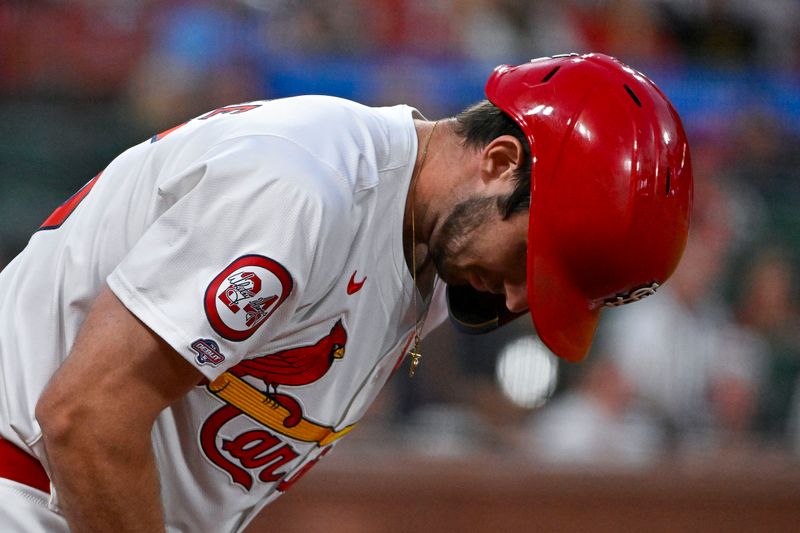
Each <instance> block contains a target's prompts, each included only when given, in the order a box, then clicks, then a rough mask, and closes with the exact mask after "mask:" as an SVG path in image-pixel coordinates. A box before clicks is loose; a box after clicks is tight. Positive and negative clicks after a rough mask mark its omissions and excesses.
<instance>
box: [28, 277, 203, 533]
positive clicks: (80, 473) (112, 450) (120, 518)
mask: <svg viewBox="0 0 800 533" xmlns="http://www.w3.org/2000/svg"><path fill="white" fill-rule="evenodd" d="M201 378H202V375H201V374H200V372H199V371H197V370H196V369H195V368H194V367H192V366H191V365H190V364H189V363H188V362H187V361H185V360H184V359H183V358H182V357H181V356H180V355H178V354H177V353H176V352H174V351H173V350H172V348H171V347H170V346H169V345H167V344H166V343H165V342H164V341H163V340H161V339H160V338H159V337H158V336H157V335H155V334H154V333H153V332H152V331H150V330H149V329H148V328H147V327H146V326H145V325H144V324H142V323H141V322H140V321H139V320H138V319H137V318H136V317H135V316H133V315H132V314H131V313H130V312H129V311H128V310H127V309H126V308H125V307H124V306H123V305H122V303H120V301H119V300H118V299H117V298H116V296H114V294H113V293H112V292H111V291H110V290H109V289H108V288H104V289H103V290H102V291H101V293H100V295H99V296H98V297H97V299H96V300H95V302H94V304H93V306H92V309H91V311H90V312H89V314H88V316H87V318H86V321H85V322H84V324H83V326H82V328H81V331H80V333H79V335H78V338H77V340H76V342H75V345H74V347H73V349H72V351H71V353H70V356H69V357H68V358H67V360H66V361H65V362H64V364H63V365H62V367H61V368H60V369H59V371H58V372H56V374H55V375H54V376H53V378H52V380H51V381H50V383H49V384H48V385H47V387H46V389H45V391H44V393H43V394H42V396H41V398H40V399H39V403H38V404H37V406H36V417H37V419H38V420H39V423H40V425H41V427H42V432H43V436H44V445H45V449H46V451H47V456H48V461H49V464H50V466H51V474H52V477H53V479H52V481H53V483H54V484H55V486H56V488H57V490H58V494H59V497H60V500H61V503H62V506H63V509H64V512H65V514H66V517H67V522H68V523H69V525H70V527H71V529H72V531H74V532H76V533H77V532H88V531H103V532H105V531H117V532H128V531H142V532H144V531H161V532H163V531H164V519H163V512H162V507H161V498H160V491H159V481H158V472H157V470H156V464H155V459H154V454H153V448H152V443H151V438H150V434H151V430H152V427H153V423H154V421H155V419H156V417H157V416H158V414H159V413H160V412H161V411H162V410H163V409H164V408H166V407H167V406H168V405H170V404H171V403H173V402H174V401H175V400H177V399H178V398H180V397H182V396H183V395H185V394H186V393H187V392H188V391H189V390H191V388H192V387H193V386H194V385H196V384H197V383H198V382H199V381H200V379H201Z"/></svg>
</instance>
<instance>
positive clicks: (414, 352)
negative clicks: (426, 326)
mask: <svg viewBox="0 0 800 533" xmlns="http://www.w3.org/2000/svg"><path fill="white" fill-rule="evenodd" d="M419 342H420V338H419V335H415V336H414V348H412V349H411V351H410V352H408V355H410V356H411V364H410V365H409V366H408V377H409V378H413V377H414V373H415V372H416V371H417V367H418V366H419V360H420V359H421V358H422V353H420V351H419Z"/></svg>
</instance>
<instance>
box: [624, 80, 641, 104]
mask: <svg viewBox="0 0 800 533" xmlns="http://www.w3.org/2000/svg"><path fill="white" fill-rule="evenodd" d="M623 87H625V90H626V91H627V92H628V96H630V97H631V99H633V101H634V102H636V105H638V106H639V107H642V102H641V101H640V100H639V97H638V96H636V93H635V92H633V89H631V88H630V87H628V86H627V85H623Z"/></svg>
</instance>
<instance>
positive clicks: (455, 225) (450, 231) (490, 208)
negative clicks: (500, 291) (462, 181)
mask: <svg viewBox="0 0 800 533" xmlns="http://www.w3.org/2000/svg"><path fill="white" fill-rule="evenodd" d="M497 202H498V198H497V197H491V196H490V197H475V198H470V199H468V200H464V201H462V202H460V203H458V204H456V206H455V207H454V208H453V210H452V211H451V212H450V214H449V215H447V219H445V221H444V223H443V224H442V229H441V230H440V231H439V236H438V238H437V239H436V241H435V242H431V243H430V247H429V249H430V254H431V260H432V261H433V264H434V266H435V267H436V272H437V273H438V274H439V277H440V278H442V280H443V281H444V282H445V283H447V284H448V285H464V284H466V283H467V280H465V279H462V278H458V277H457V276H456V275H455V270H456V268H455V266H454V262H455V259H456V257H457V256H458V255H459V254H460V253H461V252H462V251H463V250H464V248H466V247H467V246H468V245H469V242H470V239H471V237H472V235H473V234H474V233H475V231H476V230H477V229H478V228H479V227H481V226H482V225H483V224H484V223H486V222H487V221H488V220H489V219H490V218H491V217H492V216H493V214H496V213H497V205H498V203H497Z"/></svg>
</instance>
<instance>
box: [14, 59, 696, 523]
mask: <svg viewBox="0 0 800 533" xmlns="http://www.w3.org/2000/svg"><path fill="white" fill-rule="evenodd" d="M486 95H487V98H488V100H487V101H484V102H482V103H480V104H478V105H476V106H474V107H472V108H470V109H468V110H466V111H464V112H462V113H461V114H459V115H458V116H457V117H456V118H453V119H447V120H442V121H438V122H430V121H426V120H424V119H423V118H422V117H421V116H420V115H419V114H418V113H417V112H416V111H415V110H414V109H412V108H410V107H406V106H396V107H387V108H369V107H364V106H362V105H359V104H356V103H353V102H349V101H345V100H341V99H336V98H330V97H322V96H307V97H297V98H289V99H284V100H275V101H259V102H250V103H246V104H242V105H233V106H229V107H223V108H220V109H217V110H214V111H211V112H209V113H207V114H204V115H202V116H200V117H197V118H195V119H193V120H190V121H188V122H186V123H184V124H181V125H180V126H177V127H175V128H173V129H171V130H169V131H166V132H163V133H161V134H158V135H155V136H154V137H153V138H151V139H148V140H146V141H145V142H143V143H141V144H139V145H137V146H135V147H133V148H131V149H129V150H128V151H126V152H125V153H123V154H122V155H120V156H119V157H118V158H116V159H115V160H114V161H113V162H111V164H110V165H109V166H108V167H107V168H106V169H105V170H103V172H101V173H100V174H98V175H97V176H96V177H94V178H93V179H92V180H91V181H89V182H88V183H87V184H86V186H84V187H83V188H82V189H81V190H80V191H79V192H77V193H76V194H75V195H74V196H73V197H72V198H70V199H69V200H67V201H66V202H65V203H64V204H63V205H62V206H60V207H59V208H58V209H56V210H55V212H53V214H52V215H51V216H50V217H48V218H47V220H45V221H44V222H43V224H42V226H41V228H39V231H37V232H36V233H35V234H34V235H33V236H32V238H31V240H30V243H29V244H28V246H27V248H26V249H25V250H24V251H23V252H22V253H21V254H20V255H19V256H18V257H17V258H16V259H15V260H14V261H13V262H12V263H11V264H10V265H9V266H8V267H7V268H6V269H5V270H4V271H3V272H2V273H1V274H0V290H1V291H2V294H3V298H2V300H1V301H0V523H2V524H3V529H4V531H52V532H58V531H68V530H71V531H76V532H78V531H163V530H164V529H165V528H166V530H168V531H186V532H188V531H191V532H200V531H208V532H219V531H239V530H241V529H243V528H244V527H245V526H246V525H247V524H248V522H249V521H250V520H251V519H252V518H253V517H254V516H255V515H256V514H257V513H258V512H259V510H260V509H262V508H263V507H264V506H265V505H267V504H268V503H269V502H271V501H272V500H274V499H275V498H277V497H278V496H279V495H280V494H282V493H283V492H285V491H286V490H288V489H289V488H290V487H291V486H292V484H294V483H295V482H296V481H297V480H298V479H300V478H301V477H302V476H303V474H304V473H305V472H307V471H308V470H309V469H310V468H311V467H313V465H314V464H316V463H317V462H318V461H319V460H320V458H322V457H323V456H324V455H326V454H327V453H328V452H329V451H330V450H331V448H332V447H333V446H335V445H336V444H337V443H338V442H339V439H341V438H342V437H343V436H344V435H346V434H347V433H348V432H349V431H350V430H351V429H352V428H353V427H354V425H355V424H356V423H357V422H358V420H359V419H360V418H361V416H362V415H363V414H364V412H365V410H366V409H367V407H368V406H369V405H370V402H372V400H373V399H374V398H375V397H376V395H377V394H378V392H379V390H380V389H381V387H382V386H383V385H384V384H385V383H386V381H387V380H388V379H389V377H390V376H391V375H392V374H393V372H394V371H395V370H396V369H397V367H398V366H399V365H400V363H401V362H402V361H403V360H404V359H408V358H407V357H406V355H407V354H410V355H411V357H410V359H411V363H412V364H413V365H416V364H417V363H419V354H420V346H419V338H420V337H422V336H424V333H425V331H426V330H428V329H431V328H432V327H433V326H434V325H436V324H437V323H439V322H440V321H441V320H442V319H443V317H445V316H446V314H447V311H448V310H449V313H450V316H451V317H452V319H453V320H454V322H455V323H457V324H458V325H460V326H461V327H463V328H465V329H467V330H470V331H474V332H482V331H486V330H489V329H491V328H493V327H497V326H499V325H501V324H503V323H505V322H507V321H508V320H510V319H511V318H513V317H515V316H519V315H521V314H526V313H528V312H530V314H531V315H532V318H533V322H534V324H535V327H536V330H537V332H538V335H539V336H540V337H541V339H542V340H543V341H544V342H545V343H546V344H547V345H548V346H549V347H550V348H551V349H552V350H553V351H554V352H555V353H556V354H558V355H560V356H561V357H564V358H566V359H568V360H571V361H577V360H580V359H581V358H582V357H584V356H585V354H586V352H587V351H588V349H589V346H590V344H591V340H592V336H593V334H594V330H595V328H596V325H597V321H598V318H599V312H600V309H601V308H602V307H604V306H614V305H619V304H622V303H627V302H630V301H635V300H638V299H640V298H642V297H644V296H646V295H648V294H651V293H652V292H653V291H655V290H656V289H657V287H658V286H659V285H660V284H662V283H663V282H664V281H665V280H666V279H667V278H668V277H669V275H670V274H671V272H672V271H673V269H674V268H675V266H676V264H677V262H678V260H679V257H680V255H681V253H682V250H683V247H684V243H685V240H686V235H687V231H688V222H689V211H690V205H691V191H692V173H691V167H690V162H689V152H688V148H687V143H686V137H685V135H684V132H683V129H682V126H681V123H680V120H679V118H678V116H677V114H676V113H675V111H674V110H673V108H672V107H671V105H670V104H669V102H668V101H667V99H666V98H665V97H664V95H663V94H662V93H661V92H660V91H659V90H658V89H657V88H656V87H655V85H654V84H653V83H652V82H651V81H649V80H648V79H647V78H646V77H645V76H644V75H642V74H640V73H639V72H637V71H635V70H633V69H631V68H629V67H627V66H625V65H624V64H622V63H620V62H618V61H616V60H615V59H612V58H610V57H607V56H603V55H595V54H590V55H584V56H579V55H574V54H572V55H566V56H558V57H552V58H543V59H539V60H534V61H532V62H530V63H527V64H524V65H520V66H516V67H512V66H501V67H498V68H497V69H496V70H495V71H494V72H493V73H492V75H491V77H490V78H489V80H488V82H487V85H486ZM429 363H432V362H429ZM423 368H424V367H423ZM412 369H413V366H412ZM417 371H419V369H417Z"/></svg>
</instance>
